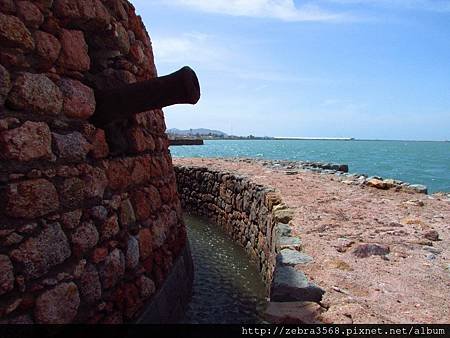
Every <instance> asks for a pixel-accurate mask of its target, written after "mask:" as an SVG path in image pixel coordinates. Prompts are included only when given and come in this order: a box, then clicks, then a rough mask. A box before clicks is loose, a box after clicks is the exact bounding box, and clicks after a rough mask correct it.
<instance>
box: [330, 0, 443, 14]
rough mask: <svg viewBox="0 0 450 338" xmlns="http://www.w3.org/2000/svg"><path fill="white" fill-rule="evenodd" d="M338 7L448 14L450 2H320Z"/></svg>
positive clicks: (418, 0) (349, 0)
mask: <svg viewBox="0 0 450 338" xmlns="http://www.w3.org/2000/svg"><path fill="white" fill-rule="evenodd" d="M322 2H328V3H335V4H338V5H364V6H367V5H370V6H375V7H384V8H399V9H413V10H425V11H433V12H450V0H322Z"/></svg>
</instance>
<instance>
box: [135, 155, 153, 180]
mask: <svg viewBox="0 0 450 338" xmlns="http://www.w3.org/2000/svg"><path fill="white" fill-rule="evenodd" d="M150 161H151V159H150V157H148V156H146V157H142V156H141V157H137V158H135V159H134V161H133V170H132V172H131V180H132V182H133V183H134V184H137V185H142V184H144V183H146V182H148V181H150V178H151V173H150V170H151V163H150Z"/></svg>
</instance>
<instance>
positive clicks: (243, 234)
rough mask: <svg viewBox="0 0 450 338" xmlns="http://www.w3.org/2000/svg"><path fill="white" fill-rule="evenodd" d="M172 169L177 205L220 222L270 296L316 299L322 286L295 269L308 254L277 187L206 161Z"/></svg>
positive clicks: (273, 299)
mask: <svg viewBox="0 0 450 338" xmlns="http://www.w3.org/2000/svg"><path fill="white" fill-rule="evenodd" d="M175 172H176V177H177V184H178V192H179V194H180V198H181V201H182V205H183V208H184V209H185V210H186V211H188V212H191V213H193V214H196V215H199V216H204V217H206V218H208V219H209V220H210V221H211V222H212V223H215V224H218V225H220V226H222V228H223V229H224V230H225V232H226V233H228V234H229V235H230V236H231V238H233V239H234V240H235V241H236V242H237V243H239V244H240V245H241V246H242V247H244V248H245V250H246V251H247V253H248V255H249V256H250V258H251V259H253V260H254V261H255V262H256V263H257V264H258V266H259V269H260V272H261V276H262V278H263V279H264V281H265V282H266V284H267V287H268V294H269V295H270V300H271V302H284V303H286V302H289V303H290V302H313V303H319V302H320V301H321V299H322V296H323V294H324V293H325V291H324V290H322V289H321V288H320V287H318V286H316V285H315V284H314V283H311V282H310V281H308V278H307V277H306V276H305V274H303V272H301V269H299V267H301V265H302V264H308V263H309V262H311V261H312V257H309V256H308V255H306V254H305V253H304V252H302V243H301V240H300V238H299V237H297V236H292V233H291V226H290V225H289V221H290V220H291V219H292V217H293V211H292V210H290V209H289V208H288V207H287V206H286V205H285V204H284V203H283V201H282V198H281V196H280V195H279V194H278V193H276V192H275V191H274V190H273V189H272V188H268V187H264V186H261V185H258V184H256V183H253V182H252V181H251V180H250V179H248V178H246V177H243V176H239V175H236V174H235V173H230V172H222V171H216V170H212V169H209V168H206V167H187V166H175ZM271 304H274V303H271ZM294 305H295V306H298V304H297V303H295V304H294ZM319 308H320V307H319ZM269 309H270V306H269ZM272 319H274V316H273V315H271V320H272Z"/></svg>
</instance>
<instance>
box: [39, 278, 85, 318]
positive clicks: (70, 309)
mask: <svg viewBox="0 0 450 338" xmlns="http://www.w3.org/2000/svg"><path fill="white" fill-rule="evenodd" d="M79 305H80V296H79V293H78V288H77V286H76V285H75V283H62V284H59V285H58V286H56V287H55V288H53V289H51V290H49V291H46V292H44V293H43V294H42V295H40V296H39V297H38V298H37V299H36V308H35V311H34V316H35V318H36V322H37V323H39V324H68V323H70V322H72V320H73V319H74V318H75V316H76V315H77V312H78V307H79Z"/></svg>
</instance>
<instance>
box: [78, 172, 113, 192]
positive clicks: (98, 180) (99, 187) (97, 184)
mask: <svg viewBox="0 0 450 338" xmlns="http://www.w3.org/2000/svg"><path fill="white" fill-rule="evenodd" d="M83 180H84V182H85V194H86V197H87V198H95V197H99V198H103V195H104V193H105V189H106V187H107V186H108V179H107V177H106V174H105V172H104V171H103V170H102V169H100V168H92V169H91V170H90V171H89V172H88V173H87V174H86V176H84V177H83Z"/></svg>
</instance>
